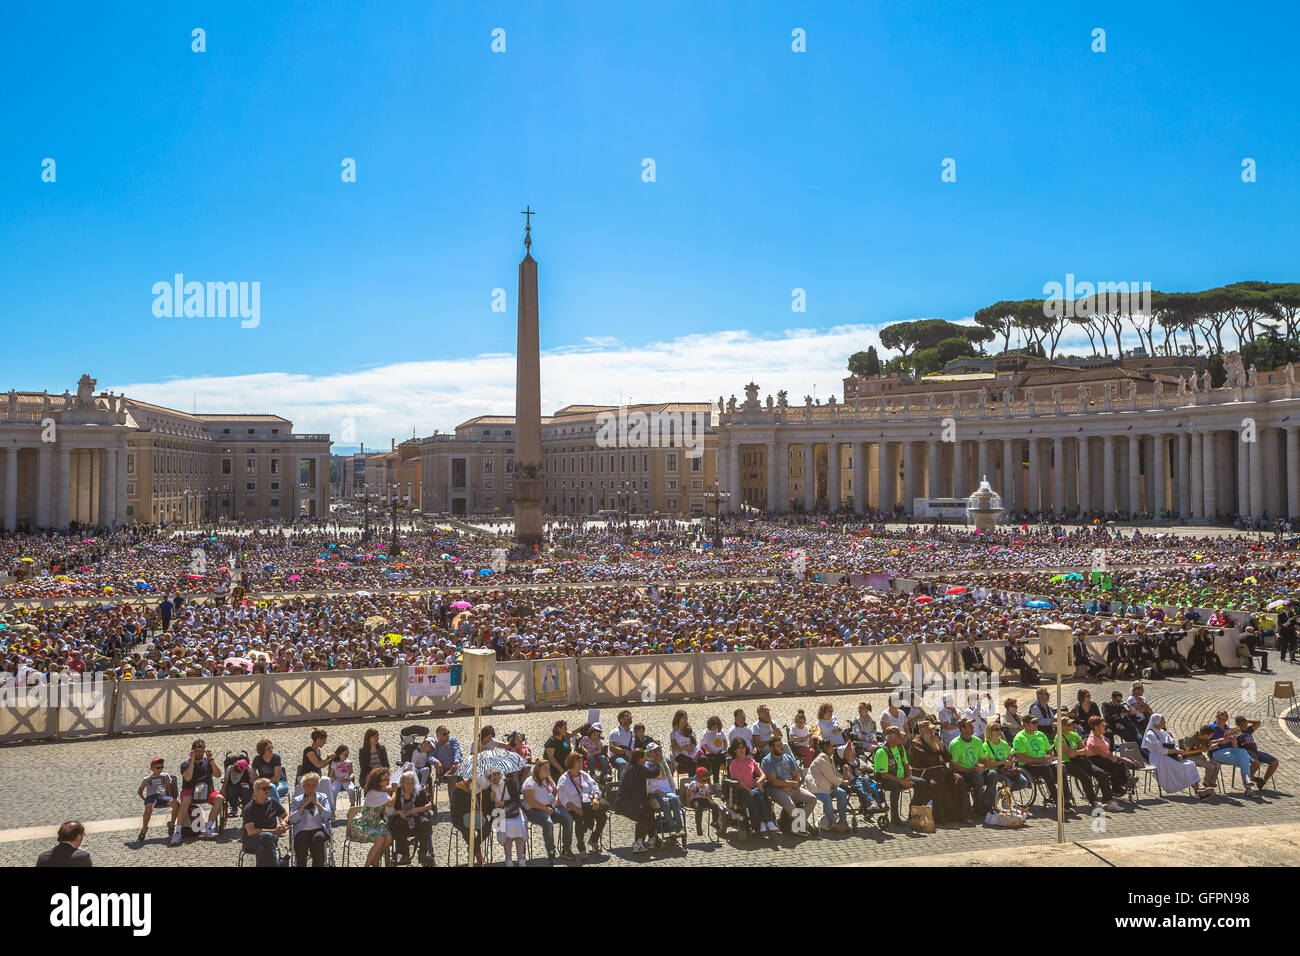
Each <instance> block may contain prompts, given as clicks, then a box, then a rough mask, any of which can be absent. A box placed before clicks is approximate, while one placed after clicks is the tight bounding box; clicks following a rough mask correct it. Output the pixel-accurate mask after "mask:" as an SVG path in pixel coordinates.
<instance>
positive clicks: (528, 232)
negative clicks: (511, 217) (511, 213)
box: [519, 204, 537, 252]
mask: <svg viewBox="0 0 1300 956" xmlns="http://www.w3.org/2000/svg"><path fill="white" fill-rule="evenodd" d="M519 215H521V216H523V217H524V251H525V252H531V251H532V248H533V217H534V216H536V215H537V213H535V212H534V211H533V207H532V205H531V204H530V205H526V206H524V211H523V212H521V213H520V214H519Z"/></svg>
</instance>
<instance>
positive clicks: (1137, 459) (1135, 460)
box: [1128, 435, 1142, 517]
mask: <svg viewBox="0 0 1300 956" xmlns="http://www.w3.org/2000/svg"><path fill="white" fill-rule="evenodd" d="M1141 510H1142V440H1141V439H1140V438H1138V436H1137V435H1129V436H1128V513H1129V517H1134V516H1136V515H1137V514H1138V513H1139V512H1141Z"/></svg>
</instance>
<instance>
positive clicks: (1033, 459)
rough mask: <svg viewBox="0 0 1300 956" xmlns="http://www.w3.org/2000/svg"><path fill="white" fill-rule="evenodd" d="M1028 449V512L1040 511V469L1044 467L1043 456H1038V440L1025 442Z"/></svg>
mask: <svg viewBox="0 0 1300 956" xmlns="http://www.w3.org/2000/svg"><path fill="white" fill-rule="evenodd" d="M1025 445H1026V447H1027V448H1028V452H1029V453H1028V458H1029V500H1028V501H1027V502H1025V510H1026V511H1031V512H1032V511H1038V510H1039V509H1040V508H1041V507H1042V501H1043V492H1042V486H1041V480H1042V479H1041V476H1040V474H1039V469H1040V468H1041V467H1042V463H1043V462H1042V456H1041V455H1039V454H1038V439H1037V438H1028V439H1026V440H1025Z"/></svg>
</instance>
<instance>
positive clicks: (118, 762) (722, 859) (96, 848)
mask: <svg viewBox="0 0 1300 956" xmlns="http://www.w3.org/2000/svg"><path fill="white" fill-rule="evenodd" d="M1274 666H1275V667H1277V668H1278V670H1279V673H1278V674H1277V675H1249V674H1243V673H1235V674H1232V675H1219V676H1198V677H1195V678H1190V679H1165V680H1161V681H1154V682H1152V683H1150V684H1148V685H1147V686H1148V699H1149V700H1150V701H1151V702H1152V705H1153V706H1154V707H1155V709H1156V711H1157V712H1159V713H1163V714H1164V715H1165V717H1166V720H1167V721H1168V723H1169V725H1170V729H1171V730H1172V731H1173V732H1174V734H1175V735H1176V736H1182V735H1184V734H1187V733H1190V732H1192V731H1193V730H1195V729H1196V728H1197V727H1198V726H1200V725H1201V724H1202V723H1205V722H1207V721H1208V720H1211V719H1212V718H1213V715H1214V712H1215V711H1216V710H1218V709H1221V708H1223V709H1227V710H1228V711H1229V713H1231V714H1232V715H1234V716H1235V715H1236V714H1238V713H1244V714H1246V715H1247V716H1250V717H1257V718H1261V719H1263V720H1264V724H1263V726H1262V727H1261V728H1260V730H1259V731H1258V732H1257V734H1256V739H1257V741H1258V743H1259V746H1260V747H1261V748H1262V749H1264V750H1265V751H1268V752H1271V753H1272V754H1274V755H1275V756H1277V757H1278V758H1280V759H1281V761H1282V764H1281V768H1280V770H1279V772H1278V774H1277V776H1276V777H1275V778H1274V781H1273V783H1274V784H1275V785H1276V787H1275V789H1270V790H1269V791H1267V793H1266V794H1265V795H1264V796H1263V797H1262V798H1255V799H1246V798H1243V797H1241V796H1233V795H1223V794H1221V795H1219V796H1217V797H1214V798H1212V799H1210V800H1207V801H1204V802H1202V801H1198V800H1196V799H1195V798H1193V797H1191V796H1188V795H1186V794H1180V795H1175V796H1173V797H1169V798H1165V799H1159V798H1158V797H1157V795H1156V791H1155V787H1154V786H1152V788H1151V791H1150V793H1149V794H1146V793H1144V794H1141V795H1140V799H1139V800H1138V801H1137V803H1136V805H1135V806H1133V807H1132V808H1131V809H1128V808H1127V804H1126V809H1124V810H1123V811H1121V812H1119V813H1116V814H1113V815H1111V816H1110V817H1108V818H1107V819H1106V820H1105V823H1104V829H1102V828H1100V827H1099V826H1098V825H1097V822H1096V821H1093V820H1092V819H1090V818H1088V817H1086V816H1084V817H1074V818H1068V819H1067V821H1066V827H1065V832H1066V839H1067V840H1069V841H1088V840H1094V839H1104V838H1116V837H1131V836H1140V835H1144V834H1153V833H1163V832H1173V831H1186V830H1198V829H1207V830H1208V829H1218V828H1226V827H1243V826H1255V825H1261V824H1269V823H1296V822H1300V800H1296V799H1295V795H1296V791H1297V789H1298V787H1297V785H1296V783H1295V781H1296V769H1295V768H1296V765H1297V760H1300V738H1298V737H1297V736H1293V734H1295V733H1297V731H1300V723H1297V722H1294V721H1295V720H1296V718H1292V719H1293V723H1292V725H1291V728H1290V730H1288V729H1286V727H1284V726H1283V724H1282V723H1281V722H1280V721H1279V720H1278V719H1276V718H1270V717H1267V716H1266V715H1265V700H1266V698H1267V696H1268V694H1269V693H1270V692H1271V691H1272V686H1273V681H1274V680H1275V679H1276V678H1279V677H1280V678H1282V679H1292V680H1300V666H1295V665H1290V664H1274ZM1252 678H1253V683H1252V682H1251V679H1252ZM1080 686H1085V685H1084V684H1081V683H1077V682H1076V683H1070V684H1067V685H1065V689H1064V692H1063V700H1065V701H1066V702H1067V703H1069V704H1072V703H1073V701H1074V699H1075V691H1076V690H1077V688H1078V687H1080ZM1089 686H1091V687H1092V689H1093V693H1094V697H1095V698H1096V699H1098V700H1101V699H1103V698H1104V697H1105V696H1106V695H1108V694H1109V692H1110V690H1111V689H1113V688H1115V687H1121V688H1122V689H1125V690H1127V684H1126V683H1125V684H1119V683H1114V682H1111V683H1110V684H1101V685H1089ZM1252 691H1253V697H1252V696H1250V694H1251V692H1252ZM1008 693H1010V694H1012V695H1014V696H1017V697H1019V698H1021V699H1022V709H1023V707H1024V706H1025V705H1026V703H1027V701H1028V699H1029V698H1030V697H1031V694H1030V693H1026V691H1025V690H1024V688H1021V687H1019V686H1015V685H1011V686H1007V685H1004V686H1003V688H1002V689H1001V692H1000V694H999V699H1001V697H1005V696H1007V695H1008ZM886 698H887V692H886V691H884V690H880V691H867V692H851V693H835V694H828V695H812V694H800V695H789V696H784V697H769V698H765V699H766V700H767V701H768V702H770V704H771V705H772V710H773V715H774V716H775V717H776V719H777V720H778V721H780V722H782V723H786V722H789V721H790V720H791V719H792V718H793V716H794V713H795V711H796V709H798V708H801V707H802V708H803V709H804V710H805V711H806V712H807V714H808V716H809V718H810V719H812V718H814V717H815V710H816V704H817V703H818V702H820V701H822V700H829V701H831V702H832V703H833V704H834V705H835V712H836V714H837V715H838V716H839V717H840V718H841V720H845V719H847V718H848V717H849V716H851V715H852V714H853V713H854V712H855V710H856V705H857V702H858V701H859V700H867V701H869V702H871V703H872V705H873V708H874V710H875V712H876V713H879V712H880V710H881V709H882V708H883V706H884V704H885V702H886ZM759 702H760V700H759V699H734V700H733V699H728V700H709V701H688V702H684V703H680V704H679V703H654V704H649V703H643V702H641V701H640V700H636V701H629V702H628V703H627V705H626V706H627V707H628V708H629V709H631V710H632V712H633V714H634V715H635V717H636V719H637V720H638V721H644V722H645V723H646V725H647V726H648V727H649V728H650V731H651V733H652V734H654V735H655V736H656V737H661V736H663V735H665V734H666V731H667V728H668V724H669V722H670V720H671V717H672V714H673V712H674V711H675V710H677V709H678V708H679V707H681V708H683V709H685V710H686V711H687V712H688V713H689V714H690V716H691V720H692V723H693V725H694V726H695V727H696V728H697V729H699V728H702V727H703V726H704V719H705V718H706V717H708V716H709V715H712V714H718V715H720V716H722V717H723V723H724V725H730V714H731V712H732V711H733V710H734V709H735V708H737V707H743V708H745V710H746V712H747V714H749V716H750V719H751V720H752V719H753V715H754V713H755V710H756V705H757V704H758V703H759ZM620 709H622V708H621V707H620V706H609V707H606V708H604V710H603V712H602V717H603V721H604V722H605V724H606V726H610V725H612V724H613V723H614V715H615V714H616V713H617V711H618V710H620ZM560 717H564V718H566V719H567V720H568V721H569V725H570V726H571V727H573V726H576V725H577V724H579V723H581V722H582V720H583V719H584V718H585V710H584V709H576V708H572V709H558V710H550V709H547V710H542V709H538V710H532V711H522V710H517V711H512V712H495V713H492V714H490V715H487V716H485V718H484V722H485V723H488V722H490V723H491V724H492V725H493V726H494V727H495V728H496V730H497V734H498V737H502V736H504V734H505V732H506V731H509V730H514V729H520V730H523V731H524V732H525V733H526V734H527V737H528V741H529V744H530V745H531V746H532V747H533V749H534V750H535V751H537V752H540V750H541V746H542V744H543V742H544V741H545V740H546V738H547V737H548V736H549V733H550V727H551V725H552V724H553V722H554V721H555V720H556V719H558V718H560ZM413 721H415V722H421V723H428V724H429V725H430V726H431V727H432V726H434V725H436V724H437V723H446V724H447V725H448V726H450V727H451V730H452V733H453V734H454V735H455V736H456V737H457V738H458V739H459V740H460V741H461V742H462V746H464V747H467V745H468V742H469V740H470V737H471V735H472V726H473V717H472V715H458V716H454V717H450V718H448V717H446V716H441V717H429V718H421V717H408V718H387V719H376V720H369V721H364V722H354V721H348V722H337V723H327V724H324V725H323V726H324V727H325V729H326V730H327V731H328V733H329V747H330V748H331V749H332V748H333V747H334V746H336V745H337V744H338V743H347V744H348V745H349V746H351V747H353V748H354V757H355V748H356V747H358V746H359V745H360V742H361V736H362V733H363V731H364V730H365V728H366V727H370V726H374V727H378V728H379V730H380V733H381V738H382V740H383V742H384V743H385V744H386V745H387V746H388V747H389V750H390V754H393V756H394V758H395V756H396V754H395V753H394V751H395V750H396V749H397V745H398V744H397V737H398V729H399V728H400V727H402V726H404V725H406V724H408V723H411V722H413ZM309 730H310V728H309V727H308V726H307V725H302V724H298V725H293V726H282V727H276V728H269V729H268V728H262V727H244V728H235V729H214V730H209V731H204V732H195V731H184V732H175V733H168V734H152V735H141V736H122V737H115V738H111V739H94V740H81V741H60V742H47V743H28V744H17V745H12V746H8V747H4V748H0V864H3V865H8V866H23V865H29V864H30V863H31V862H33V861H34V860H35V857H36V855H37V854H38V853H39V852H40V851H41V850H43V849H46V848H47V847H49V846H50V845H51V844H52V843H53V836H52V834H53V827H54V826H56V825H57V824H58V823H59V822H61V821H62V820H64V819H67V818H70V817H75V818H79V819H81V820H82V821H83V822H85V823H87V825H88V829H89V831H90V832H89V833H88V835H87V838H86V843H85V847H86V849H88V850H90V852H91V854H92V855H93V857H94V860H95V863H96V865H98V866H139V865H146V866H164V865H165V866H204V865H207V866H214V865H215V866H228V865H234V863H235V861H236V857H237V855H238V853H239V840H238V835H237V833H236V829H235V825H234V824H233V823H232V824H231V825H229V826H228V827H227V829H226V831H225V832H224V833H223V834H222V835H221V837H220V838H219V839H217V840H215V841H207V842H200V841H195V842H187V843H185V844H184V845H183V846H181V847H178V848H169V847H167V846H166V830H165V827H164V824H165V816H164V815H163V814H161V813H159V814H155V820H154V825H153V827H152V828H151V830H150V833H149V838H148V839H147V840H146V841H145V842H144V843H143V844H138V843H137V842H136V836H137V834H138V831H139V822H138V821H139V814H140V804H139V800H138V799H137V797H136V787H137V786H138V785H139V782H140V780H141V778H143V777H144V776H145V775H146V774H147V772H148V766H149V760H150V758H151V757H153V756H155V755H161V756H164V757H165V758H166V759H167V764H168V769H169V770H170V771H172V772H176V770H177V769H178V768H179V765H180V761H181V759H182V758H183V757H184V756H185V754H186V753H187V751H188V748H189V744H190V742H191V740H193V739H194V738H195V737H196V736H202V737H204V738H205V740H206V741H207V744H208V746H209V748H210V749H211V750H212V751H213V752H214V753H216V754H217V755H218V756H220V755H223V754H224V753H225V752H226V751H227V750H243V749H248V750H249V751H251V750H252V749H253V744H254V742H255V741H256V740H257V739H258V738H260V737H262V736H264V735H265V736H268V737H269V738H270V739H271V740H272V741H273V742H274V745H275V749H276V751H277V752H278V753H280V754H281V756H282V758H283V760H284V762H285V764H286V766H287V767H289V768H290V769H292V768H294V767H296V766H297V763H298V760H299V757H300V755H301V753H302V749H303V748H304V747H305V746H306V745H307V742H308V737H309V733H308V732H309ZM1223 776H1224V777H1225V778H1227V779H1226V782H1231V781H1230V778H1231V774H1230V773H1229V772H1225V773H1224V774H1223ZM688 817H689V818H690V821H689V822H690V823H691V825H692V827H691V828H692V830H693V823H694V820H693V815H692V814H689V813H688ZM611 819H613V821H614V823H613V826H614V830H613V839H612V841H610V842H611V843H612V849H611V850H610V851H609V852H608V853H605V854H602V856H601V857H600V858H599V859H598V861H597V862H595V863H588V864H587V865H589V866H590V865H600V866H610V865H625V864H630V865H642V866H680V865H683V864H688V865H691V866H736V865H766V864H771V863H779V864H783V865H799V866H803V865H809V866H812V865H833V864H847V863H869V862H871V861H873V860H886V859H895V858H898V857H906V856H915V855H930V854H939V853H951V852H958V851H977V850H981V849H989V848H995V847H1008V846H1021V847H1024V848H1026V849H1028V848H1030V847H1032V846H1034V845H1036V844H1044V843H1052V842H1054V841H1055V839H1056V823H1055V817H1054V815H1049V813H1048V812H1047V811H1044V810H1043V809H1042V808H1041V806H1039V807H1035V808H1034V810H1033V811H1032V815H1031V818H1030V820H1029V821H1028V823H1027V824H1026V825H1025V826H1024V827H1023V828H1022V829H1020V830H1010V831H1008V830H997V829H991V828H985V827H983V826H962V827H942V828H940V829H939V832H937V833H934V834H929V835H917V834H912V833H910V832H905V831H901V830H893V831H889V832H884V833H882V832H881V831H880V830H878V829H877V828H876V827H874V826H869V827H868V826H863V825H861V824H859V826H858V829H857V831H856V832H854V833H846V834H834V835H828V836H824V837H821V838H818V839H805V838H799V837H782V838H781V839H780V840H779V841H778V842H776V843H770V842H767V841H763V842H759V841H750V840H744V839H740V838H737V837H735V836H734V835H729V836H728V837H727V839H725V840H724V841H723V842H721V843H717V842H711V841H710V840H709V839H708V837H707V833H708V831H707V829H706V836H705V837H696V836H695V835H694V833H693V832H692V834H691V837H690V840H689V844H688V854H687V855H686V856H685V857H683V856H682V855H681V854H680V852H674V851H672V850H666V851H664V852H662V853H655V854H653V855H650V856H648V857H644V858H643V857H639V856H633V854H632V853H631V850H630V843H631V827H630V825H629V823H628V822H627V821H626V820H623V819H622V818H611ZM29 828H36V829H29ZM451 832H452V829H451V826H450V823H449V822H448V820H447V814H446V800H445V791H443V792H442V794H441V795H440V812H439V815H438V818H437V825H436V828H435V832H434V846H435V848H436V849H437V853H438V863H439V865H443V864H444V863H445V859H446V853H447V847H448V842H449V840H448V837H449V834H450V833H451ZM342 842H343V841H342V828H341V827H340V828H339V830H338V835H337V838H336V851H337V853H336V856H337V858H338V862H339V863H340V864H341V862H342ZM535 845H536V847H537V848H538V849H539V850H540V849H541V839H540V834H538V836H537V839H536V840H535ZM461 849H462V851H463V842H462V843H461ZM500 858H501V854H500V852H499V848H498V852H497V853H496V859H497V860H500ZM360 859H363V857H360V858H359V857H358V856H357V855H355V854H354V855H353V861H352V862H353V865H357V864H358V863H359V860H360ZM461 859H462V860H463V859H464V854H463V852H462V854H461ZM534 865H536V864H534ZM570 865H576V864H570Z"/></svg>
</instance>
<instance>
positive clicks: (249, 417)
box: [194, 413, 293, 425]
mask: <svg viewBox="0 0 1300 956" xmlns="http://www.w3.org/2000/svg"><path fill="white" fill-rule="evenodd" d="M194 417H195V418H200V419H202V420H203V421H205V422H283V423H284V424H286V425H292V424H293V422H291V421H289V419H287V418H281V417H280V416H279V415H253V414H249V413H244V414H240V415H208V414H200V415H196V416H194Z"/></svg>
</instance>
